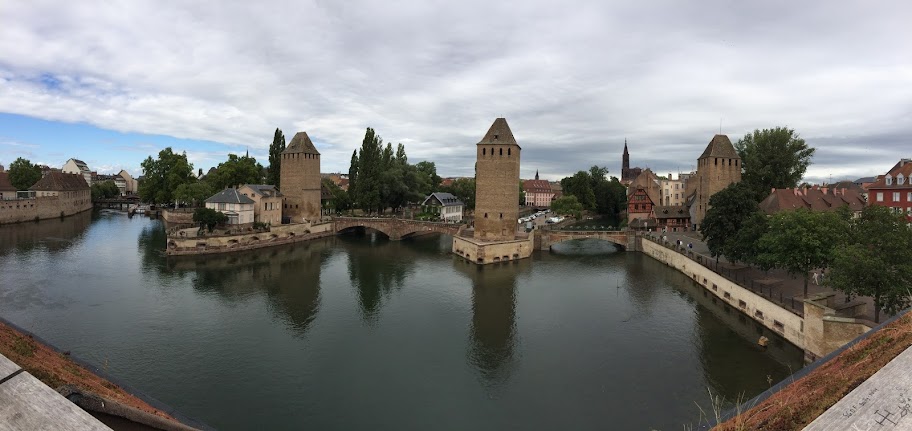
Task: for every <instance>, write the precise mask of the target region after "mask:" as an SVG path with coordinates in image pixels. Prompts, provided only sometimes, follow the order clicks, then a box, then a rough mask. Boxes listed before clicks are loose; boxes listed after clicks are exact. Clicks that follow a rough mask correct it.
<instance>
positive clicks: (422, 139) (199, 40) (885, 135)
mask: <svg viewBox="0 0 912 431" xmlns="http://www.w3.org/2000/svg"><path fill="white" fill-rule="evenodd" d="M0 22H2V26H0V164H4V165H7V166H8V165H9V163H10V162H11V161H12V160H14V159H15V158H16V157H20V156H21V157H26V158H29V159H31V160H32V161H36V162H41V163H46V164H49V165H53V166H61V165H62V164H63V163H64V162H65V161H66V160H67V159H68V158H70V157H78V158H81V159H83V160H85V161H86V162H88V164H89V165H90V167H92V168H93V169H97V170H99V171H100V172H114V171H117V170H119V169H120V168H126V169H127V170H129V171H131V172H133V173H134V174H138V173H140V167H139V163H140V162H141V161H142V159H144V158H145V157H146V156H148V155H150V154H155V153H157V151H158V150H160V149H162V148H164V147H166V146H171V147H173V148H174V149H175V150H178V151H186V152H187V154H188V156H189V157H190V159H191V162H193V163H194V165H195V166H196V167H202V168H204V169H207V168H208V167H210V166H213V165H216V164H218V163H219V162H220V161H222V160H224V159H225V158H226V155H227V154H228V153H229V152H234V153H243V152H244V151H245V150H247V149H248V148H249V151H250V154H251V155H253V156H256V157H257V159H258V160H260V161H261V162H262V163H264V164H266V163H267V158H266V154H267V150H268V145H269V143H270V142H271V140H272V133H273V131H274V130H275V128H276V127H278V128H281V129H282V130H283V131H284V132H285V135H286V137H287V138H288V139H289V140H290V139H291V136H293V135H294V133H295V132H296V131H300V130H304V131H307V132H308V134H309V135H310V136H311V138H312V139H313V140H314V142H315V144H316V145H317V147H318V149H319V150H320V151H321V152H322V154H323V159H322V161H323V166H322V170H323V171H324V172H332V171H347V170H348V163H349V159H350V157H351V153H352V151H353V150H354V149H355V148H357V147H358V146H359V145H360V142H361V138H362V137H363V135H364V129H365V128H366V127H373V128H374V129H375V130H376V131H377V133H378V134H380V135H381V136H382V137H383V138H384V140H385V141H391V142H393V143H394V144H395V143H397V142H401V143H403V144H405V146H406V150H407V153H408V155H409V159H410V160H411V161H413V162H414V161H418V160H431V161H434V162H435V163H436V164H437V167H438V172H439V173H440V174H441V175H443V176H457V175H471V174H472V166H473V162H474V160H473V158H474V144H475V143H477V142H478V140H479V139H481V137H482V136H483V135H484V133H485V131H486V130H487V128H488V127H489V126H490V124H491V123H492V122H493V120H494V119H495V118H496V117H506V118H507V120H508V122H509V124H510V126H511V128H512V129H513V133H514V135H515V136H516V138H517V140H518V141H519V143H520V145H521V146H522V147H523V154H522V160H523V163H522V176H523V177H531V176H532V175H534V173H535V171H536V170H539V171H540V172H541V174H542V176H543V177H545V178H549V179H559V178H561V177H563V176H566V175H568V174H571V173H572V172H575V171H577V170H580V169H586V168H588V167H589V166H591V165H593V164H598V165H603V166H607V167H608V168H609V170H610V171H611V173H612V174H613V175H618V174H619V172H620V155H621V152H622V150H623V145H624V139H625V138H626V139H627V141H628V143H629V146H630V151H631V161H632V163H633V165H635V166H641V167H649V168H652V169H653V170H654V171H657V172H659V173H667V172H674V173H677V172H679V171H689V170H691V169H692V168H693V167H694V165H695V164H696V158H697V157H698V156H699V154H700V153H701V152H702V150H703V148H704V147H705V146H706V144H707V143H708V142H709V140H710V139H711V138H712V135H713V134H714V133H718V132H719V130H720V121H721V130H722V132H723V133H726V134H728V135H729V136H730V137H732V140H733V141H734V140H736V138H738V137H740V136H743V135H744V134H745V133H747V132H749V131H751V130H753V129H755V128H767V127H775V126H788V127H792V128H794V129H796V130H797V131H798V132H799V133H800V135H801V136H802V137H803V138H805V139H806V140H807V142H808V143H809V144H810V145H811V146H813V147H816V148H817V156H816V157H815V159H814V164H813V165H812V166H811V168H810V169H809V171H808V179H810V180H812V181H820V180H828V179H829V178H830V176H832V178H833V180H836V179H841V178H855V177H859V176H867V175H875V174H878V173H883V172H884V171H886V170H887V169H889V168H890V167H891V166H892V165H893V164H894V163H895V162H896V160H897V159H899V158H900V157H910V156H912V140H910V136H912V24H910V22H912V3H910V2H903V1H883V2H870V1H839V2H824V1H819V2H817V1H814V2H794V1H763V2H760V1H756V2H743V1H714V0H707V1H702V0H701V1H690V2H684V1H649V2H630V1H625V2H610V1H604V0H601V1H592V2H585V1H581V2H570V1H540V0H534V1H533V0H530V1H523V2H518V1H517V2H496V1H490V0H487V1H475V0H461V1H435V0H430V1H421V2H417V1H416V2H407V1H383V2H381V1H273V2H264V1H259V2H240V1H238V2H224V1H223V2H215V1H208V2H207V1H201V2H189V1H188V2H162V1H141V0H128V1H120V2H116V1H105V2H96V1H89V0H84V1H41V0H23V1H18V0H3V1H2V2H0Z"/></svg>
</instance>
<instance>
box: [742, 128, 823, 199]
mask: <svg viewBox="0 0 912 431" xmlns="http://www.w3.org/2000/svg"><path fill="white" fill-rule="evenodd" d="M735 149H736V150H737V151H738V155H739V156H740V157H741V164H742V167H743V173H742V175H741V181H742V182H743V183H745V184H746V185H747V186H748V188H750V190H751V191H752V192H753V194H754V196H755V200H757V201H758V202H759V201H761V200H763V199H764V198H765V197H766V196H768V195H769V193H770V190H771V189H773V188H777V189H782V188H794V187H795V186H796V185H798V182H799V181H801V177H803V176H804V173H805V172H806V171H807V168H808V166H809V165H810V164H811V158H812V157H813V156H814V151H815V149H814V148H811V147H808V146H807V144H806V143H805V142H804V139H801V138H800V137H798V134H797V133H795V130H794V129H789V128H787V127H776V128H774V129H763V130H754V132H753V133H750V134H747V135H744V137H743V138H741V139H740V140H739V141H738V142H737V143H735Z"/></svg>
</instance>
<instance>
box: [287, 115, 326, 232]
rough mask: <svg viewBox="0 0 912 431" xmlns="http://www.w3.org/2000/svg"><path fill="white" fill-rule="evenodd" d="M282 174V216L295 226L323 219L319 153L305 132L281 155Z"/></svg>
mask: <svg viewBox="0 0 912 431" xmlns="http://www.w3.org/2000/svg"><path fill="white" fill-rule="evenodd" d="M280 163H281V165H280V170H279V182H280V186H281V187H280V190H281V191H282V194H283V195H285V198H284V199H283V201H282V216H283V217H290V218H291V222H292V223H302V222H304V221H305V220H306V221H315V220H319V219H320V152H319V151H317V148H316V147H314V144H313V142H311V141H310V137H309V136H307V133H306V132H298V133H296V134H295V135H294V138H292V139H291V143H289V144H288V146H287V147H285V151H282V159H281V162H280Z"/></svg>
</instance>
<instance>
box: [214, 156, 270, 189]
mask: <svg viewBox="0 0 912 431" xmlns="http://www.w3.org/2000/svg"><path fill="white" fill-rule="evenodd" d="M262 171H263V167H262V166H260V164H259V163H257V161H256V159H255V158H253V157H249V156H238V155H236V154H229V155H228V160H226V161H224V162H222V163H219V165H218V166H217V167H216V168H215V171H214V172H213V173H212V174H210V175H207V176H206V182H208V183H209V187H211V188H212V189H213V190H222V189H225V188H226V187H238V186H241V185H244V184H260V183H261V182H262V181H263V176H262V173H263V172H262Z"/></svg>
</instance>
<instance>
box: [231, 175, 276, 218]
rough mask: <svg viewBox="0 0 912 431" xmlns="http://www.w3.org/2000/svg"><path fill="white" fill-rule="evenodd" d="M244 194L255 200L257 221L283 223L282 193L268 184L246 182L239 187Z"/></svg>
mask: <svg viewBox="0 0 912 431" xmlns="http://www.w3.org/2000/svg"><path fill="white" fill-rule="evenodd" d="M238 192H240V193H241V194H242V195H244V196H247V197H248V198H250V199H252V200H253V221H254V222H255V223H269V224H271V225H279V224H282V193H280V192H279V191H278V190H277V189H276V188H275V186H273V185H268V184H244V185H243V186H241V187H240V188H239V189H238Z"/></svg>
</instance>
